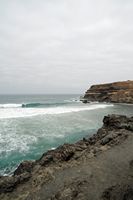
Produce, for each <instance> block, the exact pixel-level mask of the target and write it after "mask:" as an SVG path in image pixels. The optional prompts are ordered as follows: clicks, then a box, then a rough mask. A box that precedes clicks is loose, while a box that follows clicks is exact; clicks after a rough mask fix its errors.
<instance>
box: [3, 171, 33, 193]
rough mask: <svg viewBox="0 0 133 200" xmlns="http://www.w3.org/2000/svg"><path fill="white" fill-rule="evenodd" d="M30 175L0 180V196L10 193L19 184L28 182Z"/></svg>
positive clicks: (25, 174)
mask: <svg viewBox="0 0 133 200" xmlns="http://www.w3.org/2000/svg"><path fill="white" fill-rule="evenodd" d="M30 177H31V175H30V174H29V173H26V172H25V173H23V175H20V176H11V177H10V176H9V177H8V176H4V177H1V178H0V194H2V193H8V192H12V191H13V190H14V189H15V188H16V187H17V186H18V185H19V184H22V183H24V182H26V181H28V180H29V178H30Z"/></svg>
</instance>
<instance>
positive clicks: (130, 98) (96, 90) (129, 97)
mask: <svg viewBox="0 0 133 200" xmlns="http://www.w3.org/2000/svg"><path fill="white" fill-rule="evenodd" d="M89 101H99V102H113V103H131V104H132V103H133V81H123V82H115V83H108V84H100V85H93V86H91V87H90V89H89V90H87V92H86V93H85V95H84V100H83V102H85V103H87V102H89Z"/></svg>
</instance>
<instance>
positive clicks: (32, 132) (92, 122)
mask: <svg viewBox="0 0 133 200" xmlns="http://www.w3.org/2000/svg"><path fill="white" fill-rule="evenodd" d="M79 99H80V95H75V94H74V95H1V96H0V175H7V174H8V175H11V174H12V172H13V171H14V170H15V168H16V167H17V166H18V165H19V163H20V162H22V161H24V160H35V159H39V158H40V156H41V155H42V154H43V153H44V152H46V151H47V150H49V149H54V148H56V147H58V146H59V145H62V144H64V143H73V142H76V141H78V140H79V139H82V138H83V137H88V136H91V135H92V134H94V133H96V131H97V129H98V128H99V127H101V126H102V120H103V117H104V116H105V115H108V114H111V113H114V114H124V115H128V116H132V115H133V106H132V105H126V104H125V105H122V104H107V103H97V102H96V103H90V104H83V103H82V102H80V100H79Z"/></svg>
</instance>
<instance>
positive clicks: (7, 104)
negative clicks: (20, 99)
mask: <svg viewBox="0 0 133 200" xmlns="http://www.w3.org/2000/svg"><path fill="white" fill-rule="evenodd" d="M20 107H22V104H15V103H13V104H11V103H10V104H9V103H6V104H0V108H20Z"/></svg>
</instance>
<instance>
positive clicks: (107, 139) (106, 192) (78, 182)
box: [0, 115, 133, 200]
mask: <svg viewBox="0 0 133 200" xmlns="http://www.w3.org/2000/svg"><path fill="white" fill-rule="evenodd" d="M132 152H133V117H126V116H119V115H108V116H106V117H104V119H103V127H102V128H101V129H99V130H98V132H97V134H94V135H93V136H92V137H89V138H83V140H80V141H78V142H77V143H75V144H64V145H63V146H59V147H58V148H57V149H55V150H51V151H48V152H46V153H44V154H43V155H42V157H41V158H40V159H39V160H36V161H25V162H23V163H21V164H20V165H19V166H18V168H17V169H16V170H15V172H14V174H13V175H12V176H10V177H8V176H5V177H3V176H1V177H0V199H1V200H38V199H39V200H44V199H45V200H92V199H93V200H108V199H109V200H114V199H117V200H131V199H132V195H133V157H132ZM123 188H124V189H123Z"/></svg>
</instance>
